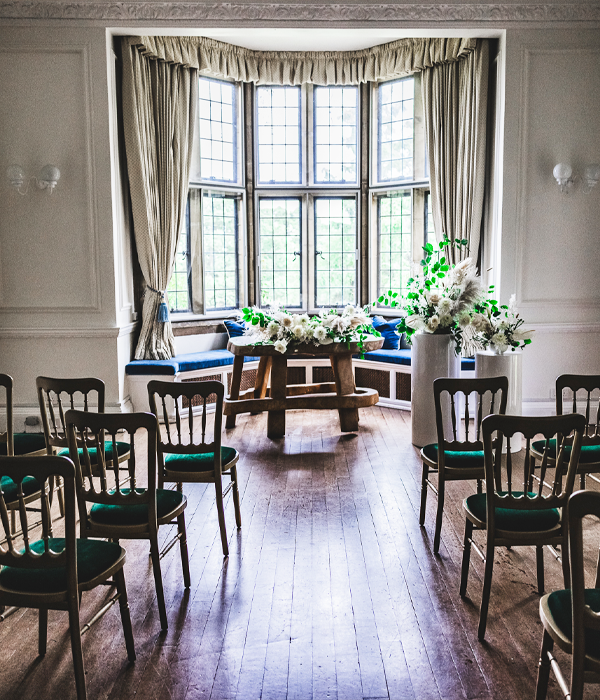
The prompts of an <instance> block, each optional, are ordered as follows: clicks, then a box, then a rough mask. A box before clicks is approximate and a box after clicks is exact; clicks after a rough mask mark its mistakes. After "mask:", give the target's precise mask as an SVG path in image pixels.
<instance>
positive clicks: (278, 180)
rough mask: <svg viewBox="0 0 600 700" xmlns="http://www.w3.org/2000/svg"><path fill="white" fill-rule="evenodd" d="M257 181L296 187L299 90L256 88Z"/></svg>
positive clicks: (299, 174)
mask: <svg viewBox="0 0 600 700" xmlns="http://www.w3.org/2000/svg"><path fill="white" fill-rule="evenodd" d="M256 102H257V108H256V111H257V122H258V128H257V138H258V182H259V183H261V184H263V185H264V184H273V183H274V184H299V183H300V182H301V180H302V177H301V157H300V144H301V140H300V122H301V120H300V105H301V100H300V88H299V87H274V86H270V85H268V86H261V87H258V88H256Z"/></svg>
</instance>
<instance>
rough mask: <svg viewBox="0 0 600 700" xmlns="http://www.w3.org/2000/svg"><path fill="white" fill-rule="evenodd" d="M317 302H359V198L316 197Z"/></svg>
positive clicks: (327, 304) (334, 304) (318, 303)
mask: <svg viewBox="0 0 600 700" xmlns="http://www.w3.org/2000/svg"><path fill="white" fill-rule="evenodd" d="M314 208H315V304H316V306H326V307H327V306H332V307H333V306H345V305H346V304H355V303H356V286H357V285H356V272H357V264H356V199H355V198H354V197H352V198H350V197H347V198H345V197H344V198H343V197H335V198H330V197H327V198H326V197H319V198H316V199H315V207H314Z"/></svg>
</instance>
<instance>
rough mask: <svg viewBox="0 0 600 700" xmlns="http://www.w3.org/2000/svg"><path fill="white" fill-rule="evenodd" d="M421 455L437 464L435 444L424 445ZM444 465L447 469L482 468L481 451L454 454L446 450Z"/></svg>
mask: <svg viewBox="0 0 600 700" xmlns="http://www.w3.org/2000/svg"><path fill="white" fill-rule="evenodd" d="M423 454H424V455H425V456H426V457H427V459H430V460H431V461H432V462H437V459H438V446H437V443H432V444H431V445H425V447H424V448H423ZM444 455H445V460H444V464H445V465H446V466H447V467H455V468H460V469H477V468H483V451H482V450H476V451H474V452H454V451H452V450H446V452H445V453H444Z"/></svg>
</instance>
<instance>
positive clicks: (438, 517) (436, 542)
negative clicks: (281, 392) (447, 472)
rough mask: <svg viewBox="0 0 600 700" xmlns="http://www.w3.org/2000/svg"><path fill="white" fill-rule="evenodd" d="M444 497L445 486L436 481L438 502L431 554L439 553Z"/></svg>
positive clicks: (440, 481) (441, 481)
mask: <svg viewBox="0 0 600 700" xmlns="http://www.w3.org/2000/svg"><path fill="white" fill-rule="evenodd" d="M445 496H446V484H445V482H444V481H443V480H442V479H440V480H439V481H438V502H437V513H436V516H435V535H434V537H433V553H434V554H437V553H438V552H439V551H440V539H441V537H442V517H443V515H444V499H445Z"/></svg>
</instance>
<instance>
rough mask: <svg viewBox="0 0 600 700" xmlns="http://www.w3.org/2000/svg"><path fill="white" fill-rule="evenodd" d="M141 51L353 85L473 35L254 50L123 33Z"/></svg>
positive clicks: (416, 67)
mask: <svg viewBox="0 0 600 700" xmlns="http://www.w3.org/2000/svg"><path fill="white" fill-rule="evenodd" d="M127 41H129V43H130V44H132V45H134V46H137V47H138V48H139V50H140V51H141V52H142V53H144V54H145V55H146V56H148V57H151V58H156V59H160V60H161V61H166V62H169V63H178V64H181V65H184V66H189V67H191V68H196V69H198V70H200V71H202V72H203V73H207V74H210V75H212V76H214V77H221V78H231V79H232V80H238V81H241V82H245V83H256V84H258V85H301V84H302V83H314V84H315V85H358V84H359V83H365V82H367V81H371V80H384V79H385V80H390V79H392V78H398V77H400V76H403V75H409V74H410V73H415V72H417V71H421V70H424V69H425V68H430V67H432V66H434V65H437V64H439V63H448V62H451V61H458V60H460V59H461V58H463V57H464V56H466V55H468V54H469V53H471V52H472V51H473V50H474V49H475V45H476V40H475V39H427V38H420V39H399V40H398V41H392V42H390V43H388V44H381V45H380V46H374V47H373V48H370V49H363V50H362V51H329V52H328V51H288V52H284V51H253V50H251V49H245V48H242V47H241V46H233V45H232V44H226V43H223V42H221V41H216V40H215V39H207V38H206V37H182V36H138V37H129V38H128V39H127Z"/></svg>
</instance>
